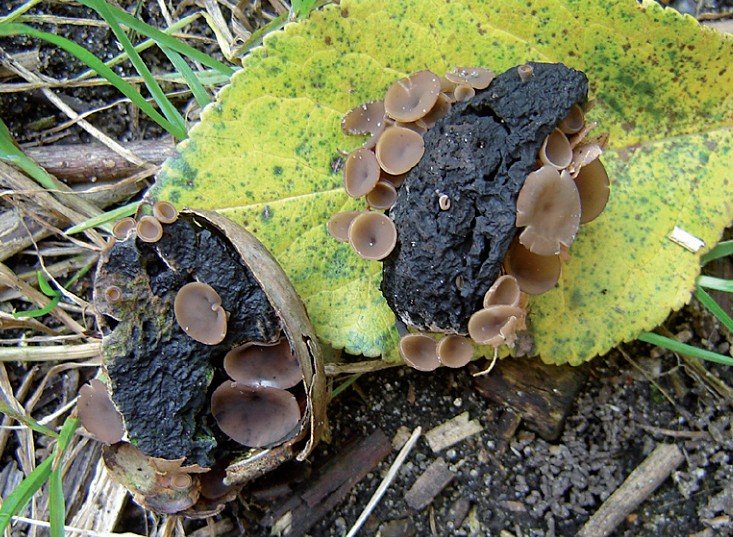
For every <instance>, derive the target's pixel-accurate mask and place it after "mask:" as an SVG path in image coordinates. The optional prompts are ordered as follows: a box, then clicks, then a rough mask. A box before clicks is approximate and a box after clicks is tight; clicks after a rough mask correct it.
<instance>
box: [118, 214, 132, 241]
mask: <svg viewBox="0 0 733 537" xmlns="http://www.w3.org/2000/svg"><path fill="white" fill-rule="evenodd" d="M136 225H137V222H136V221H135V219H134V218H133V217H132V216H127V217H125V218H123V219H121V220H118V221H117V222H115V225H114V226H112V235H113V236H114V238H115V239H117V240H119V241H124V240H125V239H127V237H129V236H130V233H132V232H133V231H135V226H136Z"/></svg>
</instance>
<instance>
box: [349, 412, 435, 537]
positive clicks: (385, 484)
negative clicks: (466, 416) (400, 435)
mask: <svg viewBox="0 0 733 537" xmlns="http://www.w3.org/2000/svg"><path fill="white" fill-rule="evenodd" d="M421 434H422V427H419V426H418V427H417V428H416V429H415V430H414V431H412V435H411V436H410V439H409V440H408V441H407V443H406V444H405V445H404V446H403V448H402V449H401V450H400V452H399V454H398V455H397V458H396V459H395V460H394V462H393V463H392V466H390V467H389V471H388V472H387V475H386V476H384V479H383V480H382V482H381V483H380V484H379V487H377V490H376V491H375V492H374V495H373V496H372V497H371V498H370V499H369V502H368V503H367V505H366V507H365V508H364V511H362V512H361V514H360V515H359V518H357V519H356V522H354V525H353V526H352V527H351V529H350V530H349V533H347V534H346V537H354V535H356V533H357V532H358V531H359V529H361V527H362V525H364V522H366V519H367V518H369V515H370V514H371V512H372V511H373V510H374V508H375V507H376V506H377V504H378V503H379V500H381V499H382V496H384V493H385V492H387V489H388V488H389V486H390V485H391V484H392V481H394V478H395V477H397V472H399V470H400V467H401V466H402V464H403V463H404V462H405V459H406V458H407V456H408V455H409V454H410V451H412V448H413V447H415V443H416V442H417V440H418V438H420V435H421Z"/></svg>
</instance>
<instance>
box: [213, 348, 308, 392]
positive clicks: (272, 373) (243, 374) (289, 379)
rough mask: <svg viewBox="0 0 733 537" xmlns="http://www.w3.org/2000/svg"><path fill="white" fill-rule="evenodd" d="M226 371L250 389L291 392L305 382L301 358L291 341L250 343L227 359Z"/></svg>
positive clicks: (234, 350)
mask: <svg viewBox="0 0 733 537" xmlns="http://www.w3.org/2000/svg"><path fill="white" fill-rule="evenodd" d="M224 370H225V371H226V372H227V374H228V375H229V376H230V377H231V378H232V379H233V380H235V381H236V382H238V383H240V384H244V385H247V386H255V387H260V386H264V387H269V388H280V389H283V390H284V389H287V388H292V387H293V386H295V385H296V384H298V383H299V382H301V381H302V380H303V372H302V371H301V369H300V363H299V362H298V359H297V358H296V357H295V356H294V355H293V351H292V349H291V348H290V343H288V340H287V338H283V339H281V340H280V341H279V342H277V343H258V342H252V343H246V344H244V345H240V346H239V347H235V348H233V349H232V350H230V351H229V352H228V353H227V354H226V356H225V357H224Z"/></svg>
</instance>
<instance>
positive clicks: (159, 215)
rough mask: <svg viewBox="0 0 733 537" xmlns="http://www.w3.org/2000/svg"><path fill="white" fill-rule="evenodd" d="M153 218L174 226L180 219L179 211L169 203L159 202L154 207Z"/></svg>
mask: <svg viewBox="0 0 733 537" xmlns="http://www.w3.org/2000/svg"><path fill="white" fill-rule="evenodd" d="M153 216H154V217H155V218H156V219H157V220H158V221H160V222H162V223H163V224H172V223H173V222H175V221H176V220H177V219H178V210H177V209H176V206H175V205H173V204H172V203H171V202H169V201H159V202H157V203H156V204H155V205H153Z"/></svg>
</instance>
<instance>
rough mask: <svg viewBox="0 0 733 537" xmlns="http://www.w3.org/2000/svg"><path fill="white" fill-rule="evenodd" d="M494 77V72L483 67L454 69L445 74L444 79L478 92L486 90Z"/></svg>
mask: <svg viewBox="0 0 733 537" xmlns="http://www.w3.org/2000/svg"><path fill="white" fill-rule="evenodd" d="M495 77H496V74H495V73H494V71H492V70H490V69H485V68H484V67H455V68H454V69H453V70H452V71H450V72H448V73H446V74H445V78H447V79H448V80H449V81H451V82H453V83H454V84H467V85H469V86H471V87H472V88H474V89H478V90H482V89H486V88H488V87H489V84H491V81H492V80H494V78H495Z"/></svg>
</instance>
